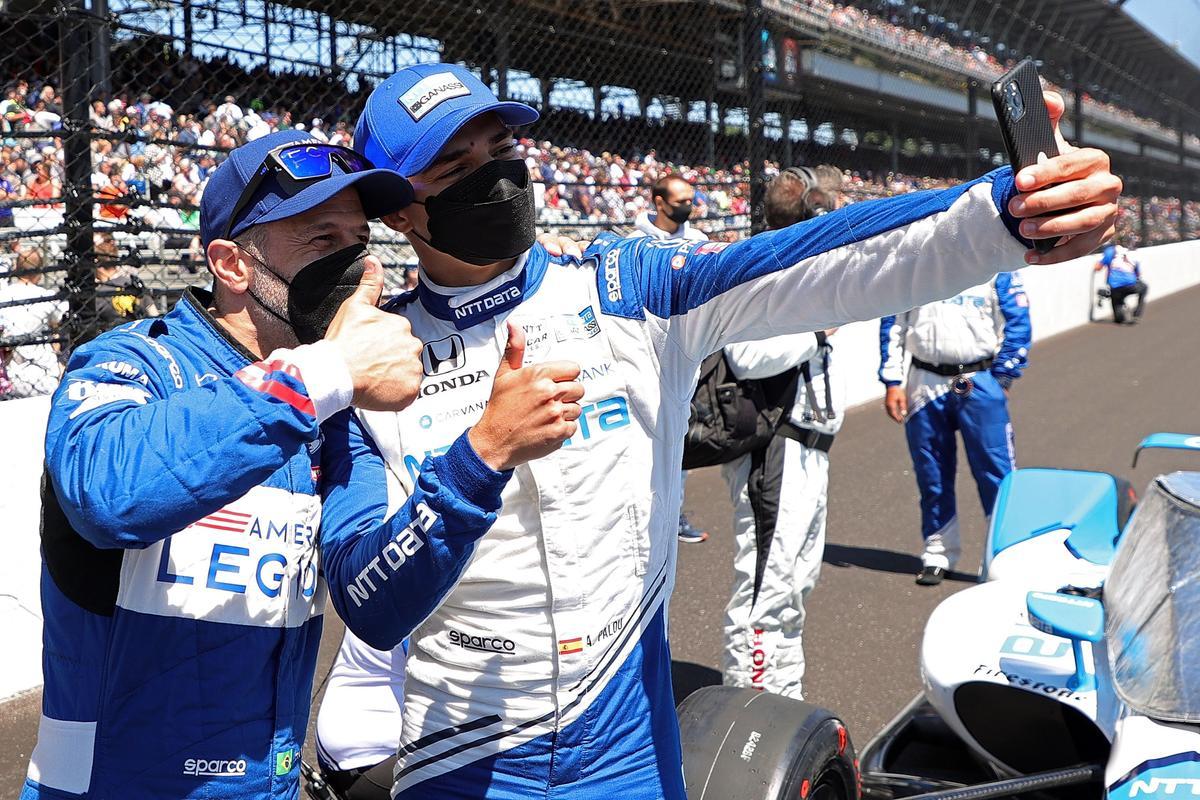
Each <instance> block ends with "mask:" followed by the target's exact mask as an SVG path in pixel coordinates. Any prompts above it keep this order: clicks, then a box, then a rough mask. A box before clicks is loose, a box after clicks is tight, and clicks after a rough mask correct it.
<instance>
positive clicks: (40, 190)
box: [25, 159, 62, 208]
mask: <svg viewBox="0 0 1200 800" xmlns="http://www.w3.org/2000/svg"><path fill="white" fill-rule="evenodd" d="M50 166H51V165H50V162H49V161H46V160H45V159H41V160H39V161H38V162H37V163H36V164H34V165H33V178H32V180H30V181H29V183H28V184H26V186H25V199H27V200H45V201H50V200H55V199H58V198H60V197H62V184H61V183H60V182H59V180H58V179H57V178H55V177H54V176H53V175H52V174H51V170H50ZM34 208H50V203H49V202H44V203H38V204H37V205H35V206H34Z"/></svg>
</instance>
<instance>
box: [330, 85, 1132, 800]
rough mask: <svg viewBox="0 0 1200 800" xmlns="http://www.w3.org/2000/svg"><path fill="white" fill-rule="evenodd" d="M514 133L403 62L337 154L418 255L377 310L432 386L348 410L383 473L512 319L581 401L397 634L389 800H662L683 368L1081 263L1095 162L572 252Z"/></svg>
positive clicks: (1099, 204)
mask: <svg viewBox="0 0 1200 800" xmlns="http://www.w3.org/2000/svg"><path fill="white" fill-rule="evenodd" d="M1052 103H1054V104H1055V105H1054V107H1052V108H1051V112H1052V117H1054V118H1057V117H1058V116H1060V115H1061V113H1062V105H1061V99H1060V98H1055V99H1054V100H1052ZM536 116H537V113H536V112H535V111H534V110H533V109H531V108H529V107H527V106H523V105H521V104H519V103H511V102H501V101H499V100H497V99H496V97H495V96H494V95H492V93H491V92H490V90H489V89H488V88H487V86H486V85H485V84H483V83H482V82H481V81H480V80H479V79H478V78H477V77H475V76H474V75H472V74H471V73H470V72H469V71H468V70H466V69H464V68H462V67H459V66H457V65H452V64H422V65H417V66H413V67H409V68H406V69H404V70H401V71H400V72H398V73H397V74H395V75H393V76H391V77H390V78H388V79H386V80H385V81H383V82H382V83H381V84H380V85H379V86H378V87H377V88H376V89H375V90H374V91H373V92H372V94H371V96H370V97H369V98H368V100H367V104H366V107H365V109H364V111H363V115H362V117H361V118H360V120H359V123H358V128H357V131H356V133H355V137H354V143H355V147H356V148H358V149H359V151H360V152H363V153H364V154H366V155H367V157H368V158H370V159H371V160H372V161H373V162H375V163H377V164H381V165H384V166H388V167H392V168H394V169H396V170H398V171H399V172H400V173H401V174H403V175H405V176H406V177H408V178H409V180H410V182H411V183H412V184H413V188H414V191H415V198H414V200H413V203H412V204H411V205H409V206H406V207H405V208H402V209H400V210H399V211H396V212H394V213H392V214H389V215H385V216H384V218H383V219H384V222H386V223H387V224H388V225H390V226H392V227H393V228H394V229H396V230H398V231H401V232H403V233H404V234H405V235H406V236H408V237H409V240H410V242H411V244H412V246H413V249H414V250H415V251H416V253H417V256H418V258H419V259H420V272H419V283H418V285H417V289H416V291H415V292H410V293H408V294H407V295H404V296H403V297H402V298H401V299H399V300H398V301H397V302H396V303H395V304H394V305H393V306H392V307H391V308H392V310H395V311H396V312H397V313H402V314H403V315H404V316H405V317H407V318H408V319H409V321H410V322H411V323H412V325H413V331H414V332H415V333H416V334H417V335H418V336H419V337H421V339H422V340H423V341H425V342H426V345H425V348H426V351H425V352H426V354H427V356H428V357H427V358H426V374H427V375H429V376H431V377H433V378H435V379H436V380H435V381H430V382H427V383H426V384H425V385H424V386H423V388H422V393H421V397H419V398H418V399H417V400H416V401H414V402H413V404H412V405H411V406H409V407H408V408H407V409H405V410H404V411H402V412H400V413H398V414H392V413H387V414H372V413H368V414H367V415H365V420H366V422H367V426H368V428H369V433H370V435H371V437H372V438H373V439H374V441H375V443H376V445H377V446H378V447H379V449H380V451H381V452H382V454H383V456H384V457H385V458H386V459H387V461H388V462H389V465H390V466H391V468H392V471H393V472H394V473H396V474H398V475H399V476H400V477H401V479H405V478H407V479H408V480H409V481H417V482H419V481H420V480H421V479H422V478H423V475H424V473H423V472H422V471H421V466H420V464H421V462H420V459H421V458H422V457H423V456H424V454H426V453H431V452H434V453H436V452H440V451H441V450H442V448H444V447H446V446H447V445H449V444H450V443H451V442H453V441H455V439H456V437H457V436H458V435H459V434H460V432H461V431H462V429H463V428H464V427H465V426H466V425H468V424H470V423H471V421H472V420H473V419H475V418H476V416H477V415H478V414H479V413H480V411H481V410H482V409H484V408H485V407H486V402H485V401H486V397H487V391H488V389H487V387H488V383H489V381H490V374H489V370H490V369H492V368H493V365H494V364H496V363H497V361H499V360H500V359H501V351H502V349H503V348H504V346H505V345H504V342H505V336H506V331H508V330H510V329H511V328H512V326H513V325H514V324H515V325H517V326H520V327H521V328H523V329H524V330H525V334H526V336H527V339H528V343H527V346H526V350H525V353H526V357H527V358H528V359H529V360H531V361H533V362H538V361H541V360H543V359H569V360H571V361H574V362H576V363H578V364H579V365H580V367H581V372H580V379H581V380H582V381H583V384H584V386H585V387H586V393H585V395H584V398H583V400H582V401H581V402H582V409H581V410H582V416H581V417H580V420H579V433H578V435H575V436H572V437H571V439H570V440H569V441H568V442H567V443H565V444H564V446H563V447H562V448H561V449H559V450H557V451H555V452H553V453H550V454H549V455H547V456H545V457H543V458H539V459H536V460H532V461H530V462H529V463H528V464H527V465H525V466H522V467H521V468H519V469H518V470H517V471H516V479H515V480H513V481H511V482H510V483H509V484H508V485H507V486H506V487H505V491H504V493H503V506H502V508H501V511H500V516H499V518H498V520H497V522H496V524H495V525H494V526H493V527H492V529H491V530H490V531H489V532H488V535H487V536H486V537H485V538H484V540H483V544H482V546H481V550H480V557H478V558H476V559H474V560H473V561H472V562H471V564H470V565H469V566H468V567H467V569H466V570H465V571H464V572H463V573H462V575H461V578H459V580H458V581H457V583H456V584H455V585H454V588H453V590H452V591H451V592H450V593H449V595H448V596H447V598H446V601H445V602H444V603H443V604H442V605H441V607H440V608H438V609H437V610H436V611H435V612H434V613H433V614H432V615H431V616H430V617H429V618H428V619H427V620H425V621H424V622H423V623H422V624H421V625H420V627H419V628H418V629H417V630H416V631H415V632H414V634H413V636H412V637H411V639H410V647H409V662H408V674H407V677H406V681H405V690H404V726H403V732H402V733H401V737H400V745H401V746H400V750H399V758H398V760H397V763H396V770H395V779H396V783H395V785H394V787H393V792H394V794H393V796H394V797H398V798H400V797H403V798H409V797H422V798H424V797H437V798H467V797H470V798H479V797H486V798H504V799H507V798H522V797H545V796H553V797H572V798H576V797H578V798H600V797H621V798H623V800H625V799H627V798H664V797H665V798H669V799H670V800H682V798H683V796H684V789H683V780H682V774H681V773H682V771H681V767H680V764H681V756H680V743H679V730H678V724H677V720H676V717H675V710H674V703H673V700H672V693H671V678H670V652H669V649H668V647H667V637H666V605H667V598H668V597H669V595H670V593H671V587H672V584H673V581H674V574H675V556H676V545H677V541H678V540H677V537H676V533H677V523H678V513H679V495H680V486H679V464H680V460H681V456H682V448H683V439H684V432H685V431H686V429H687V423H688V409H689V403H688V400H689V398H690V397H691V395H692V392H693V389H694V387H695V382H696V378H697V369H698V366H699V364H700V362H701V361H702V360H703V358H704V357H705V356H706V355H708V354H709V353H712V352H714V351H716V350H718V349H720V348H721V347H722V346H723V345H725V344H728V343H729V342H732V341H745V340H754V339H764V338H769V337H772V336H778V335H781V334H785V333H799V332H803V331H806V330H807V331H814V330H820V329H825V328H831V327H834V326H837V325H840V324H843V323H846V322H849V321H851V320H859V319H869V318H873V317H878V316H880V315H881V314H886V313H890V312H892V311H896V310H901V309H905V308H911V307H913V306H916V305H920V304H921V303H923V302H926V301H928V300H933V299H936V298H939V297H947V296H951V295H953V294H955V293H956V292H958V291H959V290H961V289H962V288H965V287H967V286H971V285H974V284H977V283H979V282H980V281H981V280H984V279H986V278H987V277H989V276H990V275H992V274H994V273H995V272H996V271H997V270H1000V269H1012V268H1014V267H1016V266H1018V265H1019V264H1021V263H1022V261H1027V262H1033V261H1035V260H1038V259H1041V260H1040V261H1039V263H1056V262H1058V261H1061V260H1064V259H1067V258H1072V257H1076V256H1078V255H1081V254H1083V253H1087V252H1091V250H1092V249H1093V248H1094V247H1095V246H1096V245H1097V244H1098V243H1099V242H1100V241H1102V240H1103V239H1104V238H1105V237H1106V236H1107V235H1108V234H1109V233H1110V232H1111V230H1112V223H1113V220H1114V219H1115V214H1116V205H1115V203H1116V198H1117V195H1118V193H1119V191H1120V181H1119V179H1117V178H1116V177H1114V176H1112V175H1111V174H1110V173H1109V171H1108V159H1107V156H1105V155H1104V153H1102V152H1100V151H1098V150H1087V149H1084V150H1074V149H1073V148H1070V147H1069V146H1068V145H1067V144H1066V142H1061V143H1060V150H1061V152H1063V153H1064V155H1062V156H1060V157H1057V158H1054V159H1050V160H1049V161H1047V162H1045V163H1043V164H1039V165H1037V166H1034V167H1030V168H1028V169H1027V170H1025V171H1024V172H1023V173H1021V175H1020V176H1017V177H1014V176H1013V174H1012V172H1011V171H1010V170H1008V169H1007V168H1006V169H1002V170H997V171H995V172H993V173H991V174H989V175H986V176H984V177H982V178H980V179H978V180H976V181H972V182H970V183H966V184H964V185H962V186H959V187H956V188H954V189H950V190H946V191H943V192H926V193H919V194H915V195H909V196H905V197H900V198H894V199H890V200H887V201H883V202H879V203H860V204H858V205H854V206H850V207H848V208H846V209H842V210H840V211H834V212H832V213H829V214H826V215H824V216H822V217H819V218H817V219H814V220H810V221H808V222H804V223H801V224H799V225H795V226H791V227H788V228H784V229H782V230H779V231H772V232H769V233H765V234H762V235H759V236H754V237H751V238H750V239H747V240H745V241H742V242H738V243H736V244H728V245H727V244H725V243H715V242H703V243H701V242H684V241H679V240H668V241H656V240H652V239H649V238H642V239H629V240H617V239H616V238H615V237H611V236H602V237H601V238H600V239H598V240H597V241H596V242H595V243H593V245H592V246H591V247H589V248H588V250H587V251H586V252H585V253H584V258H583V260H582V261H579V260H574V259H564V258H561V257H558V258H556V257H552V256H550V255H549V254H548V252H547V251H546V249H545V248H544V247H542V246H541V245H538V244H535V243H534V236H535V233H536V230H535V217H534V204H533V187H532V185H531V184H530V182H529V174H528V171H527V170H526V169H525V166H524V164H523V162H522V161H521V160H520V159H519V158H518V156H517V153H516V152H515V149H514V142H513V134H512V126H516V125H523V124H527V123H529V122H532V121H533V120H534V119H535V118H536ZM1051 184H1057V185H1056V186H1054V187H1053V188H1049V189H1047V188H1046V187H1047V186H1050V185H1051ZM1018 185H1019V186H1020V191H1021V192H1025V194H1018V188H1017V187H1018ZM1068 209H1074V210H1070V211H1068ZM1060 212H1064V213H1061V215H1058V216H1049V215H1054V214H1060ZM1019 218H1020V219H1019ZM1062 233H1066V234H1069V235H1071V236H1073V237H1074V238H1072V239H1070V240H1069V241H1066V242H1063V243H1062V244H1060V245H1059V246H1058V247H1057V248H1056V249H1055V250H1054V251H1053V252H1052V253H1050V254H1049V255H1046V256H1039V255H1037V254H1035V253H1034V252H1033V251H1031V250H1030V249H1029V248H1030V245H1031V242H1030V241H1029V240H1030V238H1043V237H1049V236H1052V235H1055V234H1062Z"/></svg>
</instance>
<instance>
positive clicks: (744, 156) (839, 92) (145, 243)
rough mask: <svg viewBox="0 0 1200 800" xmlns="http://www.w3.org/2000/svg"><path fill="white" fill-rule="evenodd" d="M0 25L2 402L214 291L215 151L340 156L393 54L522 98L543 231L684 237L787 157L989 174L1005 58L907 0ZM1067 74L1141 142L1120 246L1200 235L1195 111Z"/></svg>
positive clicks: (890, 185) (936, 176)
mask: <svg viewBox="0 0 1200 800" xmlns="http://www.w3.org/2000/svg"><path fill="white" fill-rule="evenodd" d="M943 5H945V4H943ZM0 20H2V21H3V25H4V27H5V29H6V30H8V31H9V33H8V34H7V35H6V37H5V38H6V48H5V49H4V50H2V51H0V83H3V84H4V89H5V97H4V100H3V101H2V104H0V118H2V122H0V125H2V131H0V358H2V361H0V365H2V366H0V398H12V397H22V396H28V395H32V394H42V393H46V392H48V391H52V390H53V388H54V386H55V385H56V383H57V380H58V376H59V374H60V372H61V367H60V364H61V363H62V362H63V361H64V360H65V357H66V355H67V354H68V353H69V351H70V350H71V348H72V347H74V346H76V345H78V344H80V343H82V342H85V341H87V340H88V339H90V338H92V337H94V336H95V335H97V333H99V332H100V331H102V330H105V329H107V328H109V327H112V326H114V325H117V324H120V323H121V322H124V321H126V320H129V319H134V318H138V317H143V316H154V315H156V314H160V313H164V312H165V311H166V310H168V309H169V308H170V306H171V305H172V304H173V303H174V301H175V300H176V299H177V298H178V296H179V295H180V293H181V292H182V291H183V289H184V288H185V287H187V286H189V285H204V284H205V283H207V282H208V280H209V278H208V275H207V270H206V267H205V261H204V253H203V252H202V250H201V247H200V242H199V238H198V235H197V231H198V223H199V219H198V206H199V202H200V198H201V197H202V194H203V191H204V186H205V182H206V180H207V178H208V176H209V175H210V174H211V172H212V170H213V169H215V167H216V166H217V165H218V164H219V163H221V161H222V159H223V158H224V154H225V153H227V152H228V151H229V150H230V149H231V148H233V147H236V146H237V145H239V144H241V143H244V142H245V141H248V140H251V139H254V138H257V137H258V136H262V135H265V134H266V133H269V132H271V131H274V130H280V129H284V128H297V129H301V128H302V129H304V130H307V131H308V132H310V133H311V134H312V135H313V136H315V137H317V138H321V139H327V140H329V141H332V142H335V143H340V144H346V145H350V144H352V134H353V130H354V125H355V121H356V119H357V115H358V113H359V111H360V110H361V108H362V106H363V103H364V102H365V99H366V97H367V95H368V94H369V93H370V91H371V89H372V88H373V87H374V86H375V85H376V84H377V83H378V82H379V81H380V80H381V79H383V78H385V77H386V76H387V75H389V74H391V73H392V72H394V71H395V70H397V69H399V68H401V67H403V66H405V65H409V64H414V63H423V62H431V61H453V62H457V63H462V64H466V65H467V66H469V67H470V68H471V69H473V70H474V71H475V72H476V73H477V74H479V75H480V76H481V77H482V78H483V79H484V80H485V81H487V82H489V83H490V84H491V86H492V87H493V88H494V89H495V91H496V92H497V94H499V95H501V96H502V97H507V98H511V99H515V100H520V101H523V102H526V103H529V104H530V105H533V106H535V107H536V108H538V109H539V111H540V112H541V119H540V120H539V121H538V122H536V123H535V124H533V125H531V126H529V127H528V128H527V129H523V130H520V131H518V132H517V136H518V139H519V148H520V151H521V154H522V156H523V157H524V159H525V162H526V164H527V166H528V168H529V170H530V172H531V174H532V177H533V178H534V180H535V181H536V188H537V202H538V209H539V217H540V220H539V221H540V225H541V227H542V228H543V229H544V230H550V231H557V232H560V233H563V234H565V235H569V236H572V237H575V238H580V239H587V238H590V237H591V236H593V235H594V234H595V233H596V232H598V231H600V230H615V231H617V232H618V233H621V232H626V231H629V230H631V229H632V228H633V227H635V226H637V225H639V224H640V225H645V224H648V223H647V214H648V213H652V212H653V204H652V201H651V199H650V191H649V187H650V185H651V184H652V183H653V182H654V181H655V180H657V179H658V178H659V177H661V176H663V175H666V174H669V173H672V174H679V175H682V176H683V177H684V178H686V179H687V180H688V181H690V182H691V183H692V184H693V185H694V186H695V188H696V202H695V206H696V210H695V214H694V216H693V218H692V220H691V224H692V225H694V226H695V227H698V228H700V229H701V230H703V231H704V232H705V233H707V234H708V235H709V236H711V237H713V238H718V239H735V238H739V237H742V236H745V235H747V234H749V233H750V232H751V230H752V229H754V228H755V227H756V226H758V225H759V224H760V223H761V220H760V219H759V217H760V216H761V215H760V213H757V209H759V208H760V199H761V195H762V191H763V186H764V185H765V182H766V181H768V180H770V178H771V177H772V176H773V175H775V174H777V173H778V171H779V170H780V169H781V168H782V167H786V166H789V165H817V164H832V165H835V166H837V167H838V168H839V169H841V170H842V171H843V172H844V174H845V176H846V177H845V182H844V184H843V191H844V192H845V194H846V199H847V200H850V201H856V200H864V199H870V198H876V197H883V196H888V195H892V194H896V193H900V192H907V191H913V190H918V189H924V188H937V187H943V186H947V185H951V184H953V183H955V182H957V181H959V180H962V179H965V178H968V177H973V176H975V175H978V174H980V173H982V172H984V171H986V170H988V169H990V168H992V167H993V166H995V165H998V164H1000V163H1003V160H1004V158H1003V153H1002V148H1001V146H1000V141H999V138H998V134H997V132H996V130H995V125H994V121H993V117H992V112H991V104H990V98H989V96H988V90H987V87H988V84H989V83H990V81H992V80H994V79H995V78H996V77H997V76H998V75H999V74H1000V73H1001V72H1002V71H1003V70H1004V68H1005V63H1006V62H1010V61H1011V60H1012V58H1013V57H1015V56H1016V55H1018V54H1017V53H1015V52H1012V51H1011V50H1010V51H1008V52H1005V51H1004V50H1003V44H1002V43H997V44H998V45H999V47H997V46H996V45H992V46H990V47H989V46H988V43H987V42H984V41H982V40H983V39H988V37H984V36H980V35H978V34H975V35H971V32H969V31H964V30H962V29H961V27H958V26H955V25H954V24H953V23H951V22H950V21H949V20H948V19H947V18H945V17H938V16H937V15H934V14H932V13H931V12H929V11H927V10H923V9H920V8H919V7H918V6H916V5H914V4H912V3H909V2H905V1H904V0H900V1H899V2H898V1H897V0H862V1H860V2H856V3H844V4H835V3H833V2H829V0H744V1H743V0H604V1H603V2H587V3H583V2H572V0H474V1H473V2H451V0H391V2H387V3H384V2H381V0H349V1H348V2H342V3H326V2H324V0H294V1H293V2H280V3H276V2H264V1H263V0H80V4H70V3H68V4H65V5H64V4H61V3H51V2H47V1H46V0H0ZM1124 55H1125V56H1131V57H1137V56H1136V54H1133V53H1130V54H1124ZM1092 88H1094V87H1092ZM1073 89H1074V91H1068V92H1065V94H1066V95H1068V96H1069V97H1073V98H1074V99H1075V105H1074V111H1075V113H1076V114H1077V115H1083V118H1084V119H1086V121H1087V122H1086V126H1085V127H1084V131H1085V132H1086V134H1087V136H1088V137H1090V138H1092V139H1093V140H1095V141H1096V142H1097V143H1102V144H1104V143H1107V142H1109V141H1114V140H1115V141H1119V142H1121V143H1124V144H1125V147H1124V151H1125V152H1127V153H1128V152H1131V151H1130V147H1131V146H1136V149H1135V150H1134V151H1132V152H1135V153H1136V156H1134V155H1129V156H1127V157H1126V158H1125V161H1124V162H1123V163H1121V164H1119V166H1122V167H1124V168H1125V169H1124V170H1123V171H1124V173H1125V174H1126V179H1127V195H1128V197H1127V198H1126V199H1125V200H1124V201H1123V205H1122V210H1121V223H1120V226H1121V233H1122V236H1123V237H1124V241H1125V243H1126V244H1129V245H1132V246H1145V245H1150V244H1158V243H1162V242H1166V241H1174V240H1177V239H1180V238H1184V237H1187V238H1193V237H1195V236H1197V234H1198V233H1200V205H1198V204H1197V202H1196V201H1194V200H1192V199H1191V198H1192V197H1196V196H1200V195H1198V194H1195V193H1193V192H1192V191H1191V189H1190V188H1189V182H1193V181H1194V180H1195V174H1194V172H1195V168H1196V166H1197V165H1200V139H1197V137H1196V136H1195V133H1194V130H1195V127H1196V126H1195V125H1194V124H1191V128H1190V132H1185V131H1183V128H1184V127H1186V125H1185V121H1183V119H1182V118H1181V117H1178V116H1177V119H1178V120H1179V121H1178V122H1177V123H1176V128H1172V127H1170V126H1169V125H1167V124H1164V123H1163V122H1162V121H1161V120H1162V119H1169V117H1167V116H1166V115H1164V114H1153V113H1150V114H1147V113H1146V108H1145V107H1144V103H1143V106H1142V107H1141V108H1140V109H1139V110H1137V111H1135V110H1132V109H1133V107H1134V106H1133V105H1131V104H1130V103H1128V102H1126V101H1127V100H1128V99H1129V98H1121V97H1109V96H1105V95H1104V94H1103V93H1096V92H1093V93H1092V94H1088V95H1087V96H1084V95H1083V93H1082V90H1081V89H1080V88H1079V87H1073ZM1076 95H1078V96H1076ZM1093 95H1094V96H1093ZM1150 111H1151V112H1153V109H1150ZM1068 133H1070V130H1068ZM1187 151H1191V152H1192V155H1191V156H1185V155H1184V153H1185V152H1187ZM1174 162H1178V164H1181V165H1186V166H1187V167H1188V169H1182V170H1181V169H1179V168H1177V167H1176V168H1173V167H1172V165H1173V163H1174ZM1118 171H1122V170H1118ZM1184 174H1186V175H1187V176H1188V177H1186V179H1183V178H1181V175H1184ZM374 240H375V250H376V252H377V253H378V254H379V255H380V257H381V258H382V259H383V260H384V262H385V265H386V266H387V267H388V268H389V269H388V281H389V288H390V289H391V290H393V291H397V290H399V289H401V288H402V287H404V286H405V285H408V284H410V283H411V281H413V280H415V274H414V269H413V268H414V267H415V259H414V256H413V253H412V251H411V249H410V248H409V247H408V246H407V245H406V243H405V241H404V239H403V237H402V236H399V235H397V234H394V233H393V232H391V231H390V230H388V229H387V228H385V227H383V226H382V225H376V226H375V228H374ZM5 284H7V285H5Z"/></svg>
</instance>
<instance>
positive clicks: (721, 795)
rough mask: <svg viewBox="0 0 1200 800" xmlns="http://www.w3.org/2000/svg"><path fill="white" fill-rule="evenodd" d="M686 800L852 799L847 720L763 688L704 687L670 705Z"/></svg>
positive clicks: (856, 787) (855, 786) (854, 768)
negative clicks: (674, 717) (674, 707)
mask: <svg viewBox="0 0 1200 800" xmlns="http://www.w3.org/2000/svg"><path fill="white" fill-rule="evenodd" d="M677 710H678V713H679V732H680V737H681V741H682V744H683V779H684V785H685V787H686V789H687V796H688V800H784V798H786V799H787V800H858V798H859V793H860V790H861V787H860V783H859V775H858V763H857V761H856V760H855V757H854V746H853V745H852V744H851V742H850V735H849V733H848V732H847V730H846V725H845V723H843V722H842V721H841V720H840V719H838V718H837V717H836V716H834V715H833V714H832V713H830V712H829V711H827V710H825V709H823V708H820V707H819V706H815V705H813V704H811V703H806V702H803V701H801V700H793V699H792V698H790V697H783V696H781V695H777V694H771V693H770V692H760V691H756V690H754V689H739V688H735V687H732V686H708V687H705V688H703V689H699V690H698V691H696V692H693V693H692V694H690V695H688V697H687V698H685V699H684V701H683V702H682V703H680V704H679V708H678V709H677Z"/></svg>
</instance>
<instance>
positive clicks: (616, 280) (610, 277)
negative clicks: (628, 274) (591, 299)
mask: <svg viewBox="0 0 1200 800" xmlns="http://www.w3.org/2000/svg"><path fill="white" fill-rule="evenodd" d="M604 283H605V288H606V289H607V290H608V299H609V301H610V302H613V303H616V302H618V301H619V300H620V299H621V251H620V250H618V249H616V248H615V247H614V248H613V249H612V250H609V251H608V254H607V255H605V256H604Z"/></svg>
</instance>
